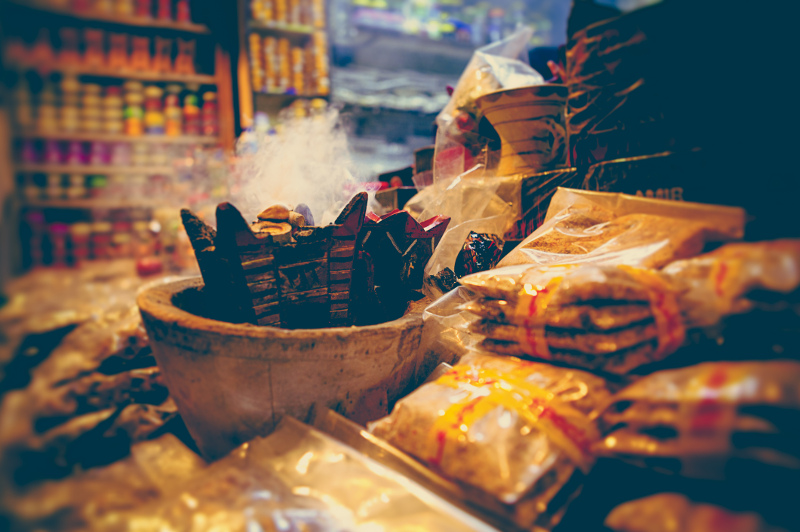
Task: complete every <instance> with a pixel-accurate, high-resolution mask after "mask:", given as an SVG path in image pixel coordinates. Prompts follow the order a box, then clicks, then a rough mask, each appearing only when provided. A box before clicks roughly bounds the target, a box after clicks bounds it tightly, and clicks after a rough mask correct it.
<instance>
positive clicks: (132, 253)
mask: <svg viewBox="0 0 800 532" xmlns="http://www.w3.org/2000/svg"><path fill="white" fill-rule="evenodd" d="M22 217H23V220H22V224H21V228H20V233H21V235H20V236H21V237H22V241H23V242H22V243H23V250H22V251H23V257H22V258H23V263H24V265H25V266H26V267H28V268H31V269H36V268H39V267H42V266H49V267H66V266H82V265H84V264H87V263H88V262H92V261H98V260H100V261H102V260H109V259H130V258H135V259H144V258H148V257H159V258H160V259H163V260H166V261H167V262H168V263H169V264H170V265H172V266H175V267H178V268H180V267H184V266H186V265H187V263H186V258H188V257H189V256H190V255H191V251H190V248H189V246H188V245H187V244H188V242H185V239H183V238H181V235H180V234H178V233H176V232H175V231H174V227H171V225H174V223H173V219H174V213H173V212H171V210H169V209H152V208H145V207H138V208H133V207H129V206H125V207H124V208H123V207H116V208H114V207H112V206H107V207H92V208H91V209H85V210H80V211H79V210H73V209H41V208H29V209H26V210H25V211H24V212H23V215H22Z"/></svg>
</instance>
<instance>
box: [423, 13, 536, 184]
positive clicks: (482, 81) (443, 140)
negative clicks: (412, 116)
mask: <svg viewBox="0 0 800 532" xmlns="http://www.w3.org/2000/svg"><path fill="white" fill-rule="evenodd" d="M531 35H532V30H531V29H530V28H525V29H521V30H519V31H517V32H516V33H514V34H513V35H511V36H509V37H507V38H506V39H503V40H502V41H499V42H496V43H492V44H488V45H486V46H484V47H482V48H479V49H478V50H476V51H475V53H474V55H473V56H472V59H471V60H470V62H469V64H467V67H466V68H465V69H464V72H463V73H462V74H461V78H460V79H459V80H458V84H457V85H456V87H455V90H454V91H453V95H452V97H451V98H450V101H449V102H448V103H447V105H446V106H445V108H444V109H443V110H442V111H441V112H440V113H439V115H438V116H437V117H436V124H437V126H438V130H437V133H436V155H435V159H434V168H433V170H434V180H435V181H439V180H446V179H449V178H452V177H454V176H457V175H459V174H461V173H462V172H463V171H464V170H465V169H466V168H468V167H469V166H471V164H466V165H465V161H469V160H470V159H471V158H472V157H474V156H475V155H476V154H477V153H478V152H479V151H480V149H481V147H482V145H483V144H484V143H482V142H481V140H480V135H479V134H478V109H477V107H476V105H475V100H476V99H478V98H479V97H480V96H483V95H484V94H488V93H490V92H494V91H496V90H499V89H513V88H517V87H525V86H528V85H540V84H542V83H544V79H543V78H542V76H541V75H540V74H539V73H538V72H536V71H535V70H534V69H533V68H531V67H530V65H528V63H527V60H526V61H525V62H523V61H521V60H520V59H519V58H520V57H522V56H523V55H524V54H525V52H526V51H527V45H528V42H529V41H530V39H531Z"/></svg>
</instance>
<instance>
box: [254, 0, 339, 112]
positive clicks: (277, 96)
mask: <svg viewBox="0 0 800 532" xmlns="http://www.w3.org/2000/svg"><path fill="white" fill-rule="evenodd" d="M244 16H245V17H246V18H247V19H248V22H247V24H246V25H245V27H244V29H243V31H245V32H246V38H243V40H242V46H243V53H247V54H248V58H249V63H250V73H249V74H250V75H249V80H243V86H244V87H245V89H244V90H245V92H250V91H252V92H253V93H255V94H256V95H259V97H257V98H256V99H255V103H256V111H258V112H264V113H268V115H270V116H274V115H276V114H278V112H279V111H280V109H281V108H282V107H284V106H286V104H287V103H289V100H291V99H294V98H301V99H302V98H326V97H327V96H328V95H329V94H330V91H331V82H330V66H329V60H328V54H329V43H328V36H327V28H326V14H325V4H324V2H321V1H319V0H281V1H278V2H272V1H270V2H267V1H263V0H253V1H251V2H250V5H249V9H248V10H247V13H246V14H245V15H244ZM248 85H249V87H248ZM242 99H243V100H244V101H250V96H249V95H246V96H245V95H243V96H242ZM248 105H249V104H245V105H244V106H243V108H242V117H243V118H242V121H243V123H245V124H249V123H250V121H251V120H252V118H253V117H254V116H255V112H251V111H250V110H248ZM292 105H298V106H304V105H305V104H298V103H297V101H295V102H293V103H292ZM294 112H295V114H297V115H298V116H299V115H305V114H308V112H307V110H305V111H304V110H302V109H299V107H298V108H295V111H294Z"/></svg>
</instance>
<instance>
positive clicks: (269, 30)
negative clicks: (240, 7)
mask: <svg viewBox="0 0 800 532" xmlns="http://www.w3.org/2000/svg"><path fill="white" fill-rule="evenodd" d="M247 27H248V29H250V31H256V32H258V33H265V34H272V35H280V36H281V37H293V36H294V37H303V38H305V37H309V36H311V35H313V34H314V31H315V30H314V27H313V26H308V25H305V24H280V23H278V22H272V23H269V22H259V21H255V20H251V21H250V22H248V24H247Z"/></svg>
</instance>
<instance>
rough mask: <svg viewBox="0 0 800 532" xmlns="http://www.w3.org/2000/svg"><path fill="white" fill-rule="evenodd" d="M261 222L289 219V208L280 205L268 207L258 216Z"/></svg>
mask: <svg viewBox="0 0 800 532" xmlns="http://www.w3.org/2000/svg"><path fill="white" fill-rule="evenodd" d="M258 219H259V220H278V221H284V220H288V219H289V207H287V206H286V205H282V204H280V203H278V204H275V205H272V206H270V207H267V208H266V209H264V210H263V211H261V213H260V214H259V215H258Z"/></svg>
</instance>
